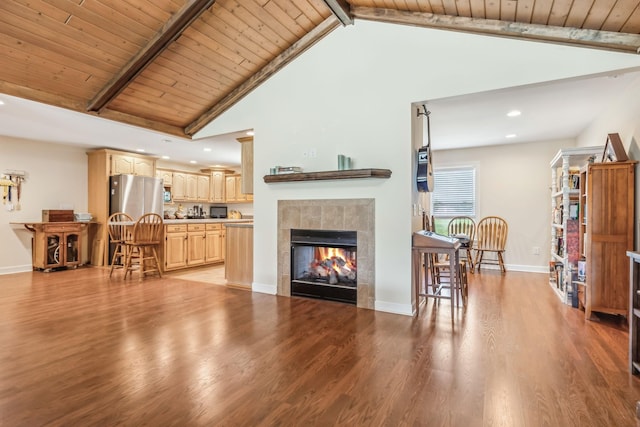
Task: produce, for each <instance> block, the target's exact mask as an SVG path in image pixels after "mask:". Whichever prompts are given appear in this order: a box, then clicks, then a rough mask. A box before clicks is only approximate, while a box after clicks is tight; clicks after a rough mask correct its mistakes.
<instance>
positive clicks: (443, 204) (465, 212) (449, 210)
mask: <svg viewBox="0 0 640 427" xmlns="http://www.w3.org/2000/svg"><path fill="white" fill-rule="evenodd" d="M433 181H434V185H433V186H434V191H433V193H431V213H432V215H434V216H436V217H446V218H451V217H454V216H471V217H474V216H475V214H476V170H475V168H472V167H465V168H451V169H440V170H438V169H436V170H434V171H433Z"/></svg>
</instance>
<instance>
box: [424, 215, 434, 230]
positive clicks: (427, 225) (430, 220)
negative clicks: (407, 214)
mask: <svg viewBox="0 0 640 427" xmlns="http://www.w3.org/2000/svg"><path fill="white" fill-rule="evenodd" d="M422 229H423V230H425V231H436V219H435V217H432V216H429V214H428V213H426V212H422Z"/></svg>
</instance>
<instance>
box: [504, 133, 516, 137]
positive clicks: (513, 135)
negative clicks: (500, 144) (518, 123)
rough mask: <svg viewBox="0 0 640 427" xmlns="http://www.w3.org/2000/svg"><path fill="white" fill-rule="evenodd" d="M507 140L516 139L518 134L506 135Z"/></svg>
mask: <svg viewBox="0 0 640 427" xmlns="http://www.w3.org/2000/svg"><path fill="white" fill-rule="evenodd" d="M504 137H505V138H515V137H516V134H515V133H510V134H509V135H505V136H504Z"/></svg>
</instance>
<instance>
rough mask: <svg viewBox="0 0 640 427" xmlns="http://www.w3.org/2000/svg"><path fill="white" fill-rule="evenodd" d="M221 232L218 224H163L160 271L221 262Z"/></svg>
mask: <svg viewBox="0 0 640 427" xmlns="http://www.w3.org/2000/svg"><path fill="white" fill-rule="evenodd" d="M224 254H225V228H224V226H223V225H222V224H220V223H197V224H167V225H166V226H165V244H164V254H163V256H164V263H163V264H164V270H165V271H169V270H176V269H180V268H185V267H193V266H198V265H203V264H213V263H218V262H222V261H224Z"/></svg>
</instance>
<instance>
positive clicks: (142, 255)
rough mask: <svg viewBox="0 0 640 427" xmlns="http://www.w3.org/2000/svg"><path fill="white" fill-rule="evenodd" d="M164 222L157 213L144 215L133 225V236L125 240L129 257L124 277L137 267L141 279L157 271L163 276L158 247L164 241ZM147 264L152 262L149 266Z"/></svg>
mask: <svg viewBox="0 0 640 427" xmlns="http://www.w3.org/2000/svg"><path fill="white" fill-rule="evenodd" d="M163 225H164V222H163V220H162V217H161V216H160V215H158V214H155V213H148V214H144V215H142V216H141V217H140V218H139V219H138V220H137V221H136V223H135V225H134V226H133V232H132V233H131V238H130V239H128V240H125V246H126V253H127V258H126V262H125V272H124V277H125V278H126V277H127V274H129V273H131V274H132V275H133V271H134V270H136V266H137V269H138V270H139V279H140V280H142V278H143V277H144V275H145V274H147V273H152V272H154V271H155V272H157V273H158V275H159V276H160V277H162V271H161V268H160V261H159V259H158V251H157V248H158V247H159V246H160V243H161V242H162V231H163V230H162V228H163ZM145 264H152V265H151V266H150V268H147V267H146V266H145Z"/></svg>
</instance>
